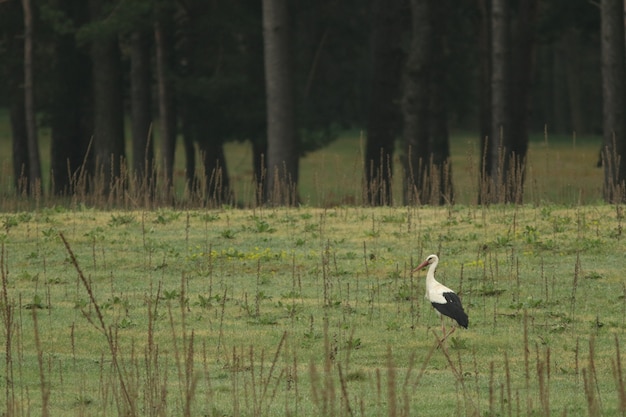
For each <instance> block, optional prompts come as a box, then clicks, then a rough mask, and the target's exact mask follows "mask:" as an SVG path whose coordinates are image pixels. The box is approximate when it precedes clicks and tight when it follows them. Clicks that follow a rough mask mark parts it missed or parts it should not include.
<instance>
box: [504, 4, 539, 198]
mask: <svg viewBox="0 0 626 417" xmlns="http://www.w3.org/2000/svg"><path fill="white" fill-rule="evenodd" d="M536 17H537V0H526V1H522V2H520V3H519V5H518V10H517V19H516V24H515V26H514V30H513V34H514V40H513V41H514V42H513V44H514V47H513V48H512V52H513V53H512V63H513V64H512V65H511V74H510V75H511V80H512V81H511V97H514V98H515V99H514V100H510V103H509V104H510V106H511V124H510V126H511V127H510V132H509V134H508V135H507V145H506V148H507V150H508V153H507V154H506V155H505V157H506V158H507V159H508V161H507V162H505V165H506V167H507V173H506V177H505V178H507V187H506V188H507V195H506V199H507V202H513V203H516V204H521V203H522V200H523V194H524V193H523V191H524V179H525V173H526V154H527V152H528V123H529V121H528V119H529V115H530V107H531V104H530V91H531V84H532V75H533V72H534V66H535V65H534V64H535V33H536V27H535V22H536Z"/></svg>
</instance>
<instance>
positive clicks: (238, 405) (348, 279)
mask: <svg viewBox="0 0 626 417" xmlns="http://www.w3.org/2000/svg"><path fill="white" fill-rule="evenodd" d="M1 219H2V224H3V229H2V232H1V233H0V241H1V243H2V247H1V249H2V250H1V257H0V266H1V270H2V288H1V294H0V316H1V318H2V326H0V329H1V333H0V334H1V336H0V340H2V342H3V343H2V350H3V355H2V358H3V359H2V361H0V375H1V376H2V378H1V379H0V393H1V394H0V395H1V396H2V400H0V414H2V415H7V416H26V415H76V416H120V415H123V416H128V415H138V416H139V415H140V416H147V415H150V416H185V415H189V416H191V415H194V416H198V415H199V416H261V415H263V416H290V415H298V416H320V415H323V416H355V415H356V416H380V415H389V416H401V415H421V416H440V415H457V416H463V415H465V416H496V415H498V416H519V415H529V416H537V415H542V416H548V415H568V416H581V415H582V416H586V415H592V416H600V415H602V416H624V415H625V414H626V391H625V384H624V378H625V376H624V374H623V370H624V365H623V358H624V356H623V355H624V353H623V352H624V349H625V348H624V345H623V340H624V335H625V332H626V298H625V295H626V287H625V283H624V275H623V271H624V259H625V258H624V253H626V243H625V240H624V230H623V225H624V221H625V219H624V209H623V207H622V206H608V205H586V206H573V207H572V206H563V205H553V204H541V205H537V206H530V205H529V206H524V207H515V206H492V207H476V206H472V205H456V206H453V207H437V208H426V207H408V208H407V207H388V208H378V209H372V208H360V207H348V206H342V207H334V208H326V209H325V208H311V207H301V208H281V209H254V210H252V209H250V210H240V209H237V210H236V209H226V208H225V209H221V210H200V211H182V210H180V211H174V210H159V211H132V210H131V211H119V212H101V211H97V210H92V209H87V208H84V207H82V208H81V207H80V206H79V207H76V208H75V209H71V210H70V209H63V208H59V207H57V208H51V209H41V210H38V211H33V212H18V213H11V214H3V215H1ZM430 253H438V254H439V255H440V257H441V263H440V266H439V272H438V279H439V280H441V281H442V282H444V283H445V284H447V285H448V286H450V287H452V288H454V289H456V290H457V291H458V292H459V293H460V295H461V297H462V299H463V302H464V304H465V306H466V309H467V311H468V313H469V317H470V326H469V329H468V330H464V329H460V330H458V331H456V333H454V335H453V336H452V337H451V338H450V339H448V340H447V341H446V343H445V345H444V346H443V347H438V344H437V340H436V337H435V336H436V335H440V332H441V328H440V322H439V319H438V318H437V317H436V315H435V313H434V311H433V309H432V307H431V306H430V305H429V304H428V303H427V302H426V301H425V300H424V297H423V295H424V277H425V275H424V273H422V272H420V273H419V274H414V275H411V274H410V273H409V271H410V269H411V267H412V266H415V265H417V263H419V262H420V261H421V260H423V259H424V258H425V257H426V256H427V255H429V254H430ZM449 325H450V323H448V326H449Z"/></svg>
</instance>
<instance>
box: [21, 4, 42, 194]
mask: <svg viewBox="0 0 626 417" xmlns="http://www.w3.org/2000/svg"><path fill="white" fill-rule="evenodd" d="M22 7H23V9H24V106H25V116H26V136H27V144H28V179H29V181H28V182H29V184H30V187H29V193H30V194H33V195H38V194H41V191H42V184H41V162H40V158H39V140H38V138H37V115H36V110H35V92H34V86H33V78H34V75H33V72H34V68H33V15H32V10H31V3H30V0H22Z"/></svg>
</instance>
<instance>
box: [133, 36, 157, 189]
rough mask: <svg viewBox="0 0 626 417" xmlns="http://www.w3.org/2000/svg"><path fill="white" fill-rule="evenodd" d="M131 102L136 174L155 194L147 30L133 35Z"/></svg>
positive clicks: (150, 78)
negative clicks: (153, 187)
mask: <svg viewBox="0 0 626 417" xmlns="http://www.w3.org/2000/svg"><path fill="white" fill-rule="evenodd" d="M130 52H131V58H130V103H131V121H132V126H131V130H132V134H133V174H134V176H135V177H136V180H137V181H138V183H139V185H141V188H142V190H143V192H146V193H149V194H151V191H150V188H152V186H153V184H152V180H153V178H152V166H153V165H152V164H153V162H154V150H153V149H154V146H153V140H152V138H153V136H152V82H151V81H152V74H151V71H150V38H149V36H148V33H146V32H145V31H141V30H138V31H135V32H134V33H133V34H132V35H131V51H130Z"/></svg>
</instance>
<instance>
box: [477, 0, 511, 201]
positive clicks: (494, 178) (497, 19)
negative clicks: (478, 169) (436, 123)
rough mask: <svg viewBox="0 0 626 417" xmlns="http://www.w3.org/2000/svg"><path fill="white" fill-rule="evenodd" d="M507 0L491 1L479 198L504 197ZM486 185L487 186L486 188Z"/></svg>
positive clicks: (507, 101)
mask: <svg viewBox="0 0 626 417" xmlns="http://www.w3.org/2000/svg"><path fill="white" fill-rule="evenodd" d="M509 21H510V17H509V9H508V0H492V2H491V132H490V135H489V138H488V140H487V142H486V148H485V149H484V150H483V155H484V157H485V160H484V162H483V163H484V167H483V171H484V173H485V175H486V178H484V179H483V184H485V185H484V186H483V187H481V189H482V190H483V191H487V193H488V195H487V196H484V195H483V196H482V198H481V199H480V200H481V202H482V201H489V202H492V203H504V202H505V201H506V198H505V193H506V187H505V185H506V181H507V178H506V175H507V173H506V171H507V169H506V162H507V161H506V156H507V155H508V152H509V149H507V146H506V145H507V138H508V135H509V133H510V132H509V130H510V129H511V107H510V67H509V62H510V53H511V51H510V27H509ZM485 188H486V190H485Z"/></svg>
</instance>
